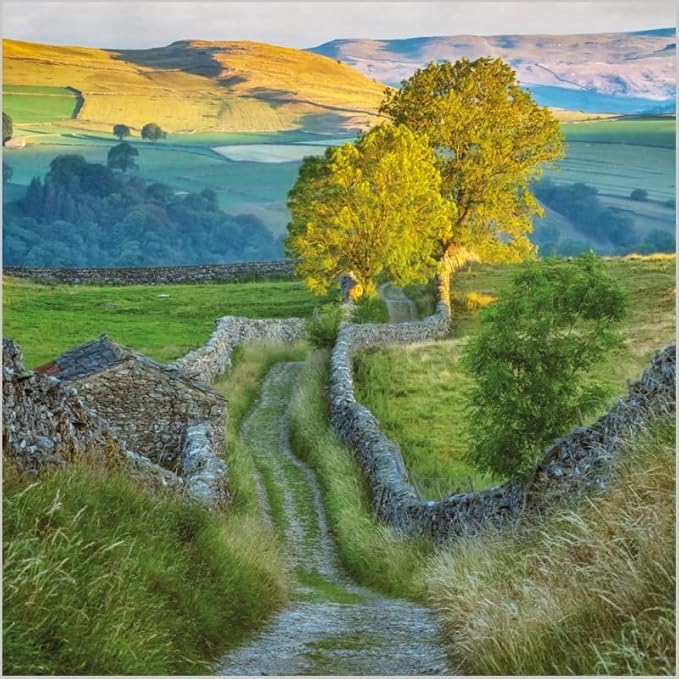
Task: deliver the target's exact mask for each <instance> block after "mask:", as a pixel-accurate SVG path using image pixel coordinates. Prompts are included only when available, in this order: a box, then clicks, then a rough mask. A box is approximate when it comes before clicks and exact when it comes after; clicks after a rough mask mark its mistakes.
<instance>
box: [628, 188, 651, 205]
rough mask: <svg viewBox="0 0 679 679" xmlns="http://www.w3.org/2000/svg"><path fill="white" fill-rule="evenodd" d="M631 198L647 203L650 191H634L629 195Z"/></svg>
mask: <svg viewBox="0 0 679 679" xmlns="http://www.w3.org/2000/svg"><path fill="white" fill-rule="evenodd" d="M629 197H630V198H631V199H632V200H637V201H641V202H643V201H647V200H648V191H646V189H634V191H632V193H630V194H629Z"/></svg>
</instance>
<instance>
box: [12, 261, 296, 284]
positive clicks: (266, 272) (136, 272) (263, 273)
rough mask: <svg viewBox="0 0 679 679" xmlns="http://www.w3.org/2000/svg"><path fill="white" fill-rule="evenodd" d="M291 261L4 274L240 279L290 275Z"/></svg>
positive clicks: (53, 279) (63, 278)
mask: <svg viewBox="0 0 679 679" xmlns="http://www.w3.org/2000/svg"><path fill="white" fill-rule="evenodd" d="M294 266H295V261H293V260H280V261H267V262H234V263H231V264H203V265H198V266H154V267H129V268H122V267H115V268H113V267H111V268H106V267H102V268H93V267H90V268H81V269H63V268H49V267H23V266H8V267H5V268H4V273H5V275H6V276H13V277H15V278H29V279H31V280H34V281H37V282H40V283H75V284H83V283H99V284H101V283H105V284H109V285H159V284H164V283H209V282H219V281H224V282H233V283H235V282H242V281H251V280H261V279H267V278H290V277H291V276H292V270H293V267H294Z"/></svg>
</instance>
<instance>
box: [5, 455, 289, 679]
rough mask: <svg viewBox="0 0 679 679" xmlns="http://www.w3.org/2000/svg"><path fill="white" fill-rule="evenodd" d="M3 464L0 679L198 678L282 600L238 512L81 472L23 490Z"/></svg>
mask: <svg viewBox="0 0 679 679" xmlns="http://www.w3.org/2000/svg"><path fill="white" fill-rule="evenodd" d="M4 468H5V478H4V498H3V539H4V568H3V575H4V577H3V671H4V672H5V673H7V674H29V675H30V674H113V675H115V674H121V675H122V674H156V675H164V674H205V673H206V671H208V670H209V667H210V661H211V660H212V659H214V658H215V656H216V655H217V654H219V653H220V652H221V651H223V650H224V649H225V648H228V647H229V646H232V645H233V644H235V643H237V642H238V641H239V640H241V639H242V638H243V637H244V635H246V634H247V633H248V632H249V631H250V630H252V629H254V628H256V627H257V626H259V625H260V624H261V623H262V622H263V620H264V619H265V618H266V616H267V615H268V613H269V612H270V611H271V609H272V608H275V607H276V606H278V605H280V604H281V603H282V602H283V600H284V598H285V582H284V580H283V578H282V575H281V570H280V566H279V563H280V558H279V556H278V554H277V546H276V543H275V542H274V541H272V540H271V536H270V535H269V534H268V532H267V531H266V530H265V529H263V528H262V526H261V524H259V523H258V522H257V521H256V520H254V519H253V518H252V517H249V516H243V515H240V516H239V515H237V514H232V515H230V516H227V517H218V516H214V515H211V514H210V513H209V512H207V510H205V509H203V508H202V507H200V506H198V505H186V504H182V503H180V502H178V501H176V500H174V499H172V498H163V499H159V498H153V497H150V496H149V495H148V494H147V493H146V492H145V491H144V490H142V489H140V488H138V487H136V486H135V485H134V484H133V483H132V482H131V481H130V480H129V479H127V478H125V477H124V476H121V475H118V474H113V475H106V474H105V473H104V472H102V471H100V470H99V471H98V470H96V469H94V468H91V467H90V468H88V467H87V466H85V465H76V466H73V467H69V468H67V469H62V470H58V471H55V472H52V473H47V474H45V475H43V477H42V478H41V479H40V480H39V481H33V482H29V481H27V480H26V479H25V478H22V477H20V476H19V475H18V474H17V472H16V470H15V469H14V467H13V466H12V464H11V463H10V462H7V463H6V464H5V465H4Z"/></svg>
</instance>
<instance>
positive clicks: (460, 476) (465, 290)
mask: <svg viewBox="0 0 679 679" xmlns="http://www.w3.org/2000/svg"><path fill="white" fill-rule="evenodd" d="M607 267H608V269H609V270H610V271H611V273H613V274H614V275H615V276H616V277H617V278H619V279H621V280H622V281H623V282H624V283H625V285H626V286H627V288H628V290H629V294H630V308H629V311H628V314H627V317H626V319H625V321H624V323H623V327H622V333H623V336H624V338H625V346H624V348H623V349H620V350H618V351H616V352H614V353H612V354H611V355H610V356H609V358H608V359H607V360H606V362H605V363H604V364H602V365H601V366H600V367H599V368H598V369H597V370H596V373H595V374H596V377H597V378H599V379H600V380H602V381H603V382H604V383H606V384H608V385H609V386H610V387H611V388H612V389H613V391H614V393H616V394H622V393H624V392H625V389H626V381H627V380H629V379H636V378H637V377H638V376H639V375H640V374H641V372H642V370H643V369H644V368H645V367H646V366H647V365H648V362H649V359H650V358H651V356H652V355H653V354H654V353H655V351H656V350H658V349H661V348H663V347H664V346H666V345H667V344H669V343H671V342H672V341H673V339H674V334H675V315H674V305H675V298H674V285H675V282H674V280H675V278H674V277H675V261H674V259H673V258H658V259H655V260H654V259H644V260H623V259H612V260H608V261H607ZM515 270H516V267H515V266H497V265H496V266H490V265H483V266H473V267H472V268H470V269H469V270H468V271H466V272H464V273H461V274H459V275H458V276H457V277H456V278H455V280H454V285H453V290H454V293H453V308H454V319H453V327H452V330H451V337H450V338H449V339H446V340H442V341H437V342H430V343H426V344H423V345H413V346H409V347H392V348H387V349H379V350H374V351H369V352H364V353H361V354H359V355H358V356H357V358H356V385H357V391H358V398H359V401H361V402H362V403H364V404H365V405H366V406H367V407H368V408H370V410H372V411H373V413H374V414H375V415H376V417H377V418H378V419H379V421H380V423H381V426H382V429H383V431H384V432H385V433H386V434H387V436H389V437H391V438H393V439H394V440H395V441H397V442H398V443H399V444H400V446H401V451H402V453H403V456H404V459H405V461H406V466H407V467H408V469H409V471H410V474H411V476H412V480H413V482H414V483H415V485H416V487H417V488H418V489H419V490H420V492H421V493H422V494H423V495H424V496H426V497H431V498H438V497H441V496H445V494H446V493H448V492H450V491H451V490H453V489H461V490H469V489H470V487H473V488H475V489H477V490H478V489H479V488H480V487H483V486H487V485H489V484H490V483H491V481H492V479H490V478H489V477H483V476H480V475H479V474H478V473H477V472H476V471H475V470H474V469H473V468H472V467H471V466H469V465H467V464H466V463H465V462H464V460H463V459H462V458H463V456H464V454H465V452H466V450H467V445H468V444H467V442H466V441H465V440H464V430H465V417H466V415H465V407H466V403H467V400H466V399H467V396H466V388H467V387H468V385H469V384H470V381H469V378H468V376H467V375H466V374H465V373H464V372H463V370H462V368H461V367H460V364H459V359H460V355H461V352H462V349H463V347H464V345H465V344H466V342H467V339H468V337H469V336H470V334H472V333H473V332H474V330H475V328H476V327H477V325H478V319H479V313H478V309H471V308H470V307H473V306H474V305H473V304H470V302H469V297H468V296H469V295H474V294H479V293H480V294H482V295H489V296H493V295H497V294H498V293H499V291H500V290H501V289H502V288H503V287H506V286H507V284H508V283H509V281H510V279H511V276H512V273H513V272H514V271H515Z"/></svg>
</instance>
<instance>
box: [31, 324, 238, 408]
mask: <svg viewBox="0 0 679 679" xmlns="http://www.w3.org/2000/svg"><path fill="white" fill-rule="evenodd" d="M130 358H133V359H135V360H137V361H139V362H141V363H144V364H145V365H147V366H150V367H152V368H155V369H157V370H162V371H163V372H169V373H171V374H172V375H173V376H174V377H176V378H177V379H179V380H180V381H182V382H184V383H185V384H186V385H187V386H189V387H192V388H193V389H198V390H199V391H202V392H205V393H207V394H210V395H211V396H215V397H217V398H219V400H222V401H224V400H226V399H225V398H224V396H223V395H222V394H220V393H219V392H218V391H215V390H214V389H212V388H211V387H209V386H208V385H206V384H201V383H200V382H198V381H197V380H195V379H193V378H192V377H191V375H190V374H189V373H187V372H185V371H184V370H180V369H179V368H175V367H174V366H171V365H165V364H163V363H158V362H157V361H154V360H152V359H150V358H148V357H147V356H144V355H143V354H140V353H137V352H136V351H132V350H131V349H128V348H127V347H123V346H121V345H120V344H117V343H116V342H114V341H113V340H112V339H110V338H109V337H108V336H107V335H105V334H104V335H99V337H98V338H97V339H95V340H92V341H91V342H85V344H79V345H78V346H76V347H73V348H72V349H69V350H68V351H65V352H64V353H63V354H62V355H61V356H59V357H58V358H55V359H54V360H53V361H50V362H49V363H45V364H44V365H41V366H38V367H37V368H35V372H37V373H42V374H43V375H50V376H53V377H57V378H59V379H60V380H63V381H65V382H68V381H71V380H75V379H78V378H80V377H86V376H88V375H93V374H94V373H98V372H101V371H102V370H106V369H107V368H110V367H111V366H113V365H115V364H116V363H121V362H123V361H126V360H128V359H130Z"/></svg>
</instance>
